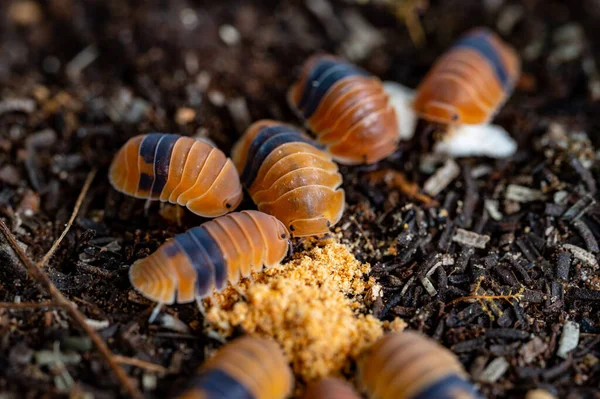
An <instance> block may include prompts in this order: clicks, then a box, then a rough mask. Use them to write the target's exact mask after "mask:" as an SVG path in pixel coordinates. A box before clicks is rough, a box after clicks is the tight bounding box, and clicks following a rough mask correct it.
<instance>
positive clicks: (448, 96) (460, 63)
mask: <svg viewBox="0 0 600 399" xmlns="http://www.w3.org/2000/svg"><path fill="white" fill-rule="evenodd" d="M520 71H521V63H520V60H519V56H518V54H517V53H516V51H515V50H514V49H513V48H512V47H510V46H509V45H508V44H506V43H504V42H503V41H502V39H500V37H498V35H496V34H495V33H493V32H492V31H490V30H488V29H486V28H476V29H473V30H471V31H469V32H468V33H467V34H465V35H464V36H463V37H462V38H460V39H459V40H458V41H457V42H456V43H455V44H454V46H452V47H451V48H450V49H449V50H448V51H447V52H446V53H445V54H444V55H443V56H442V57H441V58H440V59H439V60H438V61H437V62H436V63H435V65H434V66H433V68H432V69H431V70H430V71H429V73H428V74H427V76H426V77H425V79H424V80H423V81H422V82H421V84H420V85H419V87H418V88H417V93H416V97H415V100H414V102H413V108H414V110H415V111H416V112H417V114H418V115H419V116H420V117H421V118H423V119H425V120H427V121H431V122H437V123H442V124H481V123H486V122H489V120H490V119H491V118H492V117H493V116H494V114H495V113H496V111H497V110H498V109H499V108H500V107H501V106H502V104H503V103H504V102H505V101H506V99H507V98H508V97H509V96H510V95H511V94H512V91H513V89H514V87H515V83H516V82H517V79H518V78H519V75H520Z"/></svg>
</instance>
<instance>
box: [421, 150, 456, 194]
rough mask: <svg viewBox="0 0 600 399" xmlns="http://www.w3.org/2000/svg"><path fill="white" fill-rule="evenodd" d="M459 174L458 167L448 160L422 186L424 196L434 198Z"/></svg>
mask: <svg viewBox="0 0 600 399" xmlns="http://www.w3.org/2000/svg"><path fill="white" fill-rule="evenodd" d="M459 174H460V167H459V166H458V164H457V163H456V162H454V160H452V159H448V160H447V161H446V163H445V164H444V166H442V167H441V168H439V169H438V170H437V171H436V172H435V174H434V175H433V176H431V177H430V178H429V179H427V181H426V182H425V184H424V185H423V191H424V192H425V194H427V195H429V196H431V197H435V196H436V195H438V194H439V193H441V192H442V191H443V190H444V189H445V188H446V187H448V185H449V184H450V183H452V181H453V180H454V179H456V178H457V177H458V175H459Z"/></svg>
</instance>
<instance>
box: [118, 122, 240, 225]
mask: <svg viewBox="0 0 600 399" xmlns="http://www.w3.org/2000/svg"><path fill="white" fill-rule="evenodd" d="M109 180H110V182H111V184H112V186H113V187H114V188H115V189H116V190H117V191H120V192H122V193H124V194H127V195H131V196H134V197H136V198H145V199H153V200H160V201H163V202H166V201H168V202H170V203H172V204H179V205H182V206H185V207H187V208H188V209H189V210H190V211H192V212H194V213H195V214H197V215H200V216H204V217H216V216H221V215H224V214H225V213H227V212H230V211H233V210H234V209H235V208H236V207H237V206H238V205H239V204H240V202H241V201H242V196H243V192H242V186H241V184H240V180H239V176H238V173H237V171H236V170H235V167H234V166H233V163H232V162H231V160H230V159H229V158H227V157H226V156H225V154H223V152H222V151H221V150H219V149H218V148H214V147H213V146H211V145H210V144H208V143H206V142H204V141H200V140H194V139H192V138H190V137H183V136H179V135H176V134H164V133H150V134H145V135H139V136H136V137H133V138H132V139H130V140H129V141H127V143H125V145H124V146H123V147H122V148H121V149H120V151H119V152H118V153H117V155H116V156H115V159H114V160H113V162H112V164H111V167H110V171H109Z"/></svg>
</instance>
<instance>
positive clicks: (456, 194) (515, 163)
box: [0, 0, 600, 398]
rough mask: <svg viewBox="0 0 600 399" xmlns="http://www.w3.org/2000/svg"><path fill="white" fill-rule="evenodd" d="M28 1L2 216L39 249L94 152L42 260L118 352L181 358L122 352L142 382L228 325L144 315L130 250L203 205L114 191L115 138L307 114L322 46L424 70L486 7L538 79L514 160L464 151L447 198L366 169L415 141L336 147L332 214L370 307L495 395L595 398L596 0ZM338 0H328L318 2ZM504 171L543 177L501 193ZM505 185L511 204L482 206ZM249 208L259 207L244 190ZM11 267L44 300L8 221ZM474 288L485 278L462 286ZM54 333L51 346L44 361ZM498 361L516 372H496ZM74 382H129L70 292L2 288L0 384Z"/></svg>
mask: <svg viewBox="0 0 600 399" xmlns="http://www.w3.org/2000/svg"><path fill="white" fill-rule="evenodd" d="M16 3H17V2H16V1H3V2H1V4H0V10H1V14H0V18H1V23H0V89H1V96H0V215H1V216H2V218H3V220H5V222H6V223H7V224H8V226H9V227H10V228H11V230H12V232H13V233H14V235H15V236H16V237H17V239H18V241H19V242H20V243H22V244H23V246H24V247H26V249H27V254H28V255H29V256H30V257H32V258H33V259H34V260H39V259H41V258H42V257H43V256H44V254H45V253H46V252H47V251H48V250H49V249H50V247H51V245H52V243H53V242H54V241H55V240H56V239H57V237H58V236H59V234H60V233H61V231H62V230H63V228H64V225H65V223H66V221H67V220H68V218H69V215H70V214H71V212H72V210H73V207H74V204H75V199H76V198H77V195H78V193H79V192H80V190H81V187H82V185H83V182H84V180H85V178H86V175H87V174H88V172H89V171H90V170H91V169H92V168H94V167H97V168H98V169H99V170H98V175H97V177H96V178H95V180H94V183H93V184H92V187H91V189H90V191H89V192H88V194H87V195H86V198H85V200H84V202H83V205H82V208H81V209H80V211H79V216H78V217H77V219H76V221H75V224H74V225H73V227H72V229H71V230H70V232H69V233H68V235H67V236H66V238H65V240H64V241H63V242H62V244H61V246H60V247H59V250H58V251H57V253H56V254H55V256H54V257H53V258H52V259H51V260H50V262H49V264H48V266H47V267H46V269H45V271H46V272H47V273H48V274H49V276H50V277H51V279H52V281H53V282H54V284H55V285H56V286H57V287H58V288H59V289H60V290H61V291H62V292H63V293H64V294H65V295H66V296H67V297H68V298H69V299H70V300H72V301H73V302H74V303H75V304H76V305H77V306H78V308H79V309H80V311H81V312H83V313H84V314H85V316H86V317H87V318H89V319H92V320H96V321H106V322H107V323H106V324H107V325H108V326H106V325H105V326H103V327H104V328H103V329H101V330H100V333H101V335H102V337H103V338H104V339H105V340H106V341H107V343H108V345H109V346H110V348H111V350H112V351H113V352H114V353H116V354H121V355H123V356H128V357H135V358H138V359H142V360H146V361H148V362H151V363H155V364H158V365H161V366H163V367H165V368H166V369H167V372H166V373H165V375H159V376H158V377H157V374H156V373H154V372H152V371H150V370H145V369H143V368H138V367H133V366H124V367H125V368H126V371H127V372H128V374H129V375H131V376H132V377H133V378H135V380H136V383H138V384H139V386H140V387H141V389H143V391H144V392H145V394H146V395H147V396H148V397H164V396H165V395H166V394H167V393H168V392H172V390H173V389H174V387H175V386H176V385H178V384H180V383H181V381H182V380H183V379H185V377H186V376H189V375H190V374H191V373H192V372H193V371H194V370H195V368H196V367H197V366H198V365H199V364H200V363H201V362H202V360H203V358H204V354H205V348H212V347H214V346H216V345H218V344H219V343H218V342H217V341H214V340H212V339H210V338H209V337H207V336H206V335H205V334H204V333H203V331H202V323H201V319H200V318H199V316H198V313H197V310H196V309H195V307H194V306H191V305H190V306H176V307H171V308H169V309H167V310H166V311H167V312H168V313H169V314H171V315H173V316H174V317H175V320H176V322H175V323H173V322H171V323H170V324H168V325H164V326H160V325H158V326H157V325H148V322H147V319H148V315H149V311H150V309H151V306H152V305H151V304H150V303H149V302H148V301H146V300H144V299H143V298H142V297H140V296H139V295H137V294H135V293H134V292H133V291H132V290H131V287H130V285H129V282H128V278H127V269H128V267H129V265H130V264H131V263H132V262H133V261H134V260H136V259H138V258H140V257H143V256H145V255H147V254H149V253H150V252H152V251H153V250H155V249H156V248H157V247H158V246H159V245H160V244H161V243H162V242H164V240H165V239H166V238H168V237H170V236H172V235H174V234H176V233H178V232H182V231H184V229H186V228H188V227H190V226H193V225H197V224H198V223H200V222H202V220H201V219H200V218H198V217H195V216H193V215H192V214H190V213H189V212H187V211H186V213H185V215H184V217H183V220H182V224H181V225H179V224H178V223H177V222H176V221H175V220H174V218H172V217H171V218H170V217H163V216H168V215H167V214H166V213H165V212H166V208H165V207H162V206H161V205H160V204H157V203H153V204H151V206H150V208H149V209H148V210H147V212H145V210H144V204H145V203H144V201H142V200H135V199H131V198H127V197H125V196H123V195H120V194H117V193H116V192H115V191H114V190H112V189H111V187H110V185H109V183H108V180H107V177H106V176H107V166H108V164H109V162H110V160H111V157H112V156H113V154H114V153H115V151H116V150H117V149H118V148H119V147H120V146H121V145H122V144H123V143H124V142H125V141H126V140H127V139H128V138H130V137H132V136H134V135H136V134H139V133H145V132H150V131H160V132H177V133H182V134H187V135H201V136H206V137H208V138H210V139H211V140H213V141H214V142H215V143H216V144H217V145H218V146H219V147H221V148H222V149H223V150H225V151H229V149H230V148H231V146H232V144H233V143H234V142H235V140H236V139H237V138H238V137H239V135H240V134H241V133H242V132H243V130H244V128H245V127H246V126H247V125H248V123H249V122H250V121H253V120H257V119H261V118H274V119H280V120H286V121H291V122H294V123H298V121H297V120H296V119H295V118H294V115H293V113H292V112H291V111H290V110H289V109H288V107H287V103H286V101H285V94H286V90H287V88H288V86H289V85H290V84H291V82H292V80H293V78H294V77H295V76H296V74H297V72H298V67H299V65H300V64H301V63H302V61H303V60H304V59H306V58H307V57H308V56H309V55H310V54H312V53H314V52H316V51H328V52H334V53H338V54H341V55H343V56H346V57H347V58H351V59H353V61H355V62H357V63H358V64H360V65H361V66H363V67H365V68H366V69H368V70H370V71H372V72H373V73H375V74H377V75H379V76H381V77H382V78H383V79H387V80H396V81H398V82H401V83H403V84H405V85H408V86H410V87H415V86H416V85H417V84H418V82H419V81H420V79H421V78H422V77H423V75H424V74H425V73H426V72H427V70H428V68H429V67H430V66H431V64H432V62H433V61H434V60H435V59H436V57H438V56H439V55H440V54H441V52H442V51H443V50H444V49H446V48H447V47H448V46H449V45H450V44H451V43H452V41H454V40H455V39H456V38H457V37H458V36H459V35H460V34H461V33H463V32H464V31H465V30H467V29H468V28H470V27H473V26H477V25H487V26H490V27H492V28H493V29H494V30H500V32H501V34H502V36H503V37H504V38H505V39H506V40H507V41H508V42H510V43H512V44H513V45H514V46H516V48H517V49H518V50H519V52H520V54H521V55H522V57H523V66H524V73H523V77H522V79H521V81H520V83H519V85H518V88H517V90H516V92H515V94H514V95H513V96H512V97H511V99H510V101H509V102H508V103H507V104H506V106H504V108H503V109H502V110H501V111H500V113H499V114H498V115H497V117H496V123H498V124H500V125H502V126H504V127H505V128H506V129H507V130H508V131H509V132H510V133H511V134H512V135H513V136H514V137H515V138H516V139H517V140H518V142H519V145H520V147H519V152H518V153H517V154H516V155H515V156H514V157H512V158H511V159H509V160H502V161H494V160H490V159H464V160H459V161H458V163H459V166H460V168H461V174H460V176H459V177H458V178H457V179H456V180H454V181H453V182H452V183H451V184H450V185H449V186H448V187H447V188H446V189H445V190H443V191H442V192H441V193H440V194H438V195H437V196H436V197H435V198H434V199H435V200H436V201H437V202H438V203H439V204H440V205H439V206H430V205H423V204H422V203H419V202H416V201H414V200H412V199H411V198H408V197H407V196H405V195H404V194H403V193H402V192H400V191H399V190H398V189H397V188H394V187H388V186H386V185H385V184H383V183H381V184H377V183H373V181H374V180H376V179H372V175H371V172H373V171H376V170H380V169H384V168H392V169H396V170H398V171H403V172H404V173H405V174H406V176H407V177H408V178H409V179H410V180H412V181H414V182H416V183H418V184H419V185H420V186H422V185H423V183H424V182H425V181H426V180H427V178H428V177H429V175H430V173H431V172H430V171H428V172H427V173H425V172H424V169H423V168H422V167H420V166H419V162H420V158H422V154H420V153H419V152H418V151H416V150H415V149H414V148H412V146H411V144H410V143H405V144H403V145H402V146H401V149H400V150H399V151H398V152H397V153H395V154H394V155H393V156H392V157H390V158H389V159H388V160H385V161H384V162H381V164H379V165H375V166H369V167H352V168H349V167H343V168H342V172H343V174H344V178H345V183H344V188H345V189H346V196H347V202H348V205H349V206H348V208H347V210H346V213H345V216H344V219H343V220H342V221H341V222H340V223H339V225H338V226H340V227H342V228H344V227H345V228H346V230H345V232H344V237H345V238H344V239H345V242H347V243H349V244H353V245H352V248H354V252H355V255H356V256H357V257H359V258H360V259H361V260H364V261H367V262H370V263H371V264H372V265H373V274H374V276H376V277H377V278H378V281H379V282H380V284H381V285H382V286H383V292H384V296H383V298H382V300H381V301H380V302H379V303H376V304H375V305H374V309H373V311H374V313H375V314H376V315H377V316H378V317H381V318H392V317H393V316H401V317H402V318H404V319H405V320H406V321H407V322H408V323H409V326H410V328H412V329H417V330H421V331H423V332H425V333H426V334H429V335H432V336H434V337H435V338H436V339H438V340H440V341H441V342H442V343H444V344H445V345H446V346H448V347H449V348H451V349H452V350H453V351H454V352H455V353H456V354H457V355H458V356H459V357H460V359H461V361H462V362H463V363H464V365H465V367H466V368H467V370H469V372H470V373H471V376H472V378H473V379H474V380H475V381H479V384H480V387H481V390H482V392H483V393H484V394H485V395H486V396H487V397H490V398H499V397H507V396H509V397H522V396H523V395H524V394H525V393H526V392H527V390H529V389H531V388H534V387H544V388H546V389H548V390H549V391H551V392H553V393H555V394H558V395H559V396H560V397H569V398H588V397H590V398H591V397H598V396H595V395H599V394H598V392H599V384H600V363H599V362H598V357H600V347H599V345H598V343H599V342H600V335H599V334H600V316H599V310H600V277H599V276H598V266H593V265H592V264H593V262H594V260H595V262H596V263H597V261H598V243H597V241H596V240H597V239H598V238H600V206H599V205H598V204H597V203H596V201H597V200H598V194H597V188H596V186H597V183H596V182H597V179H598V175H599V168H598V163H597V162H596V158H597V155H596V148H597V147H596V146H597V145H598V143H599V142H600V139H599V137H600V136H598V129H599V128H600V106H599V103H598V102H597V101H598V100H599V99H600V94H599V92H598V91H599V90H600V88H599V85H600V75H599V74H598V71H597V70H596V69H595V68H596V65H595V64H594V61H595V62H596V63H597V62H600V60H599V59H598V58H597V57H596V58H594V57H595V56H596V55H597V54H598V50H600V40H599V39H598V38H599V37H600V36H599V33H600V29H599V26H600V24H598V21H599V20H600V3H598V2H596V1H593V0H587V1H573V2H571V1H569V2H565V1H560V0H544V1H536V0H528V1H522V2H518V1H503V0H491V1H455V0H452V1H439V2H437V1H432V2H431V4H429V5H427V4H423V5H421V7H420V8H419V12H420V13H421V17H420V19H421V22H422V25H423V28H424V30H425V37H426V42H425V43H424V44H423V45H422V46H421V47H416V46H415V45H414V44H413V42H412V41H411V39H410V36H409V34H408V32H407V30H406V27H405V25H404V24H403V23H402V21H401V20H399V19H398V18H396V17H395V16H394V14H393V13H392V12H391V9H390V8H388V7H386V6H384V5H383V4H378V2H376V1H374V2H373V4H366V5H356V4H351V3H345V2H337V1H331V2H328V1H325V0H312V1H306V2H302V1H282V2H277V1H260V2H259V1H255V2H243V1H213V2H202V1H191V0H190V1H186V0H177V1H130V2H125V1H121V0H89V1H80V2H78V1H75V0H48V1H43V2H40V5H37V6H31V7H33V8H34V11H35V10H37V11H38V12H39V15H38V18H35V15H33V18H31V14H27V13H26V14H25V15H24V14H23V12H22V10H21V9H19V8H18V7H16V8H15V4H16ZM31 3H33V4H36V3H34V2H31ZM31 3H30V4H31ZM361 3H362V2H361ZM367 3H368V1H367ZM379 3H384V2H383V1H380V2H379ZM323 5H325V6H327V5H330V6H332V7H333V8H332V10H331V12H329V13H328V12H322V11H319V10H322V7H323ZM325 10H326V11H327V9H325ZM357 18H360V19H362V20H364V22H365V23H366V24H368V25H372V26H371V28H372V29H373V32H372V33H371V34H372V35H375V36H374V37H376V38H377V40H379V42H378V43H376V44H375V45H373V46H371V45H370V44H369V43H368V41H367V42H365V41H364V39H365V38H368V37H369V35H368V34H367V33H366V32H365V31H363V30H361V28H360V24H359V23H357V21H356V19H357ZM359 22H360V21H359ZM224 25H230V26H231V27H234V28H233V29H232V28H228V27H225V28H224V27H223V26H224ZM577 28H581V29H582V31H581V32H579V31H577ZM569 29H571V31H569ZM573 29H574V30H573ZM573 32H575V34H573ZM578 32H579V33H580V34H579V35H578ZM569 34H570V35H571V37H572V39H569V40H567V39H568V38H567V39H564V37H565V36H569ZM237 35H239V37H238V36H237ZM561 38H562V39H561ZM360 40H363V42H359V41H360ZM225 41H227V42H229V43H230V44H226V42H225ZM365 43H366V44H365ZM364 50H368V51H367V52H366V53H365V54H364V55H363V54H361V51H364ZM86 57H88V58H87V60H86ZM240 104H241V105H240ZM182 108H190V109H191V112H190V111H188V112H187V115H186V111H185V110H183V111H182V110H181V109H182ZM246 108H247V111H248V113H247V114H246V113H245V112H244V110H245V109H246ZM240 109H241V111H240ZM549 131H550V132H552V134H550V135H548V132H549ZM579 132H586V133H587V137H589V139H590V140H591V142H590V141H587V138H586V137H585V135H577V134H576V133H579ZM560 133H564V134H565V137H567V138H568V139H564V138H563V139H561V138H560V137H559V136H560ZM556 137H559V138H558V139H556ZM590 165H591V167H590ZM437 167H438V166H436V168H437ZM510 184H513V185H518V186H524V187H527V188H531V189H534V190H539V191H540V192H542V193H543V196H540V197H539V198H537V199H535V200H533V201H530V200H526V202H515V201H512V200H510V197H509V199H506V192H507V187H508V186H509V185H510ZM490 200H492V201H494V200H496V201H498V202H497V204H498V207H497V208H498V210H499V211H500V212H501V215H499V216H498V215H495V214H492V212H490V208H489V207H486V206H484V203H485V202H486V201H488V204H493V202H489V201H490ZM242 206H243V207H246V208H250V207H252V205H251V203H250V202H249V201H248V200H246V202H245V203H244V204H243V205H242ZM492 207H493V205H492ZM161 215H163V216H161ZM458 229H465V230H468V231H472V232H476V233H480V234H483V235H487V236H489V237H490V241H489V242H488V243H487V245H486V247H485V249H470V248H469V247H467V246H463V245H461V244H458V243H457V242H454V241H453V240H452V238H453V237H454V236H455V234H456V232H457V231H459V230H458ZM356 243H357V244H356ZM564 244H569V245H574V246H576V247H578V248H581V249H582V250H584V251H587V252H586V253H584V255H580V256H574V251H575V252H576V251H577V248H576V249H573V247H569V246H568V245H567V246H566V247H565V246H564ZM588 255H589V256H590V259H587V260H586V259H585V256H588ZM440 263H441V265H439V264H440ZM0 265H1V267H0V302H5V303H12V302H17V301H20V302H36V301H42V300H48V297H45V296H44V295H43V294H42V293H40V291H39V290H38V287H37V285H36V283H35V282H34V281H33V280H31V279H28V278H27V277H26V274H25V273H24V269H23V268H22V266H21V265H20V263H19V262H18V261H17V260H16V258H15V257H14V256H13V254H12V251H11V250H10V249H9V247H8V246H7V244H6V243H5V241H4V240H0ZM433 268H435V270H432V269H433ZM425 278H427V279H429V280H430V281H431V283H432V284H433V286H434V287H435V290H436V293H435V294H434V295H433V297H432V296H430V294H429V293H428V292H427V290H426V289H425V286H424V285H423V283H422V281H424V279H425ZM472 296H480V298H465V297H472ZM498 296H504V299H498ZM3 306H4V305H3ZM179 320H180V321H179ZM567 320H571V321H574V322H576V323H577V325H579V328H580V337H579V344H578V346H577V348H576V349H574V350H573V351H571V352H570V353H569V354H568V355H567V356H566V358H561V357H558V356H557V350H558V347H559V343H560V339H561V336H562V333H563V326H564V325H565V322H566V321H567ZM163 323H166V322H165V321H163ZM48 351H50V352H52V351H54V355H52V356H51V361H50V363H49V364H40V362H41V361H40V356H43V355H45V354H46V355H47V354H48ZM501 358H503V359H504V360H505V361H503V360H502V359H501ZM497 359H500V360H497ZM491 362H494V364H492V366H491V369H490V366H489V365H490V363H491ZM502 364H506V365H507V366H508V367H507V368H506V370H505V371H502V370H500V372H498V375H496V376H493V375H491V374H493V373H490V371H492V369H493V368H494V367H495V366H496V365H502ZM490 375H491V376H490ZM494 377H497V378H494ZM69 386H74V387H75V388H73V389H74V392H81V390H83V391H85V392H91V393H93V394H94V395H95V397H97V398H104V397H107V398H108V397H115V396H118V394H119V386H118V384H117V383H116V380H115V379H114V376H113V375H112V374H111V372H110V370H109V369H107V368H106V365H105V363H104V362H103V359H102V358H100V357H99V355H98V353H97V352H96V351H95V349H93V348H91V345H90V342H89V340H88V339H87V337H85V336H82V333H81V331H80V330H79V329H78V328H77V326H75V325H73V324H72V323H71V322H70V320H69V319H68V318H67V316H66V314H65V313H64V312H63V311H60V310H53V309H47V308H45V309H35V310H14V309H13V310H11V309H10V306H4V308H0V396H2V397H3V398H5V397H6V398H11V397H60V396H67V393H65V392H67V391H65V390H64V389H65V388H68V387H69ZM78 390H79V391H78ZM77 395H79V396H77ZM72 396H73V397H83V396H81V394H72Z"/></svg>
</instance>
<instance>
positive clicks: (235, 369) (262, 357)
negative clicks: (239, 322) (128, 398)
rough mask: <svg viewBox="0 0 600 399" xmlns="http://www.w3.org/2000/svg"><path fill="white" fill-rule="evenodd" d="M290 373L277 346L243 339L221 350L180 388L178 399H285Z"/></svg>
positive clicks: (289, 390)
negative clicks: (181, 389)
mask: <svg viewBox="0 0 600 399" xmlns="http://www.w3.org/2000/svg"><path fill="white" fill-rule="evenodd" d="M293 388H294V376H293V374H292V370H291V369H290V366H289V364H288V362H287V360H286V358H285V356H284V354H283V352H282V350H281V348H280V347H279V345H277V344H276V343H275V342H273V341H272V340H269V339H265V338H255V337H242V338H238V339H236V340H233V341H231V342H230V343H228V344H226V345H225V346H223V347H222V348H221V349H219V351H218V352H217V353H216V355H215V356H214V357H212V358H211V359H210V360H208V361H207V362H206V363H205V364H204V365H202V366H201V367H200V369H199V370H198V374H196V375H195V376H194V377H192V379H191V380H190V381H188V383H187V384H186V386H185V387H184V388H183V391H182V393H181V394H179V395H178V396H176V398H177V399H234V398H240V399H242V398H243V399H285V398H287V397H289V395H290V394H291V393H292V389H293Z"/></svg>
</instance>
